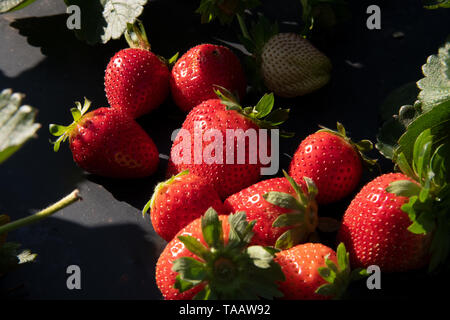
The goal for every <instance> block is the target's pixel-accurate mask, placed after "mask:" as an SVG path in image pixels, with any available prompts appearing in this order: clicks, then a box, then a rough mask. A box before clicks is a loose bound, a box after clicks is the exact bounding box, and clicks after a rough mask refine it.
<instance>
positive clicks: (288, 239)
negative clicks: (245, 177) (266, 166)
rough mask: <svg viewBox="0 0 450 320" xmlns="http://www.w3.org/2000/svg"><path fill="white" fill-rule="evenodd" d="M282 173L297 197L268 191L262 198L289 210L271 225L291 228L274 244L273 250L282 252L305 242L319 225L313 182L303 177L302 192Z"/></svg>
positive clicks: (315, 191) (292, 180)
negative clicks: (303, 186)
mask: <svg viewBox="0 0 450 320" xmlns="http://www.w3.org/2000/svg"><path fill="white" fill-rule="evenodd" d="M283 173H284V176H285V177H286V179H287V180H288V181H289V183H290V185H291V186H292V188H293V189H294V191H295V194H296V195H297V196H296V197H294V196H293V195H290V194H287V193H284V192H276V191H270V192H267V193H265V194H264V195H263V198H264V199H265V200H266V201H267V202H269V203H271V204H273V205H275V206H278V207H281V208H285V209H289V210H291V211H290V212H288V213H285V214H282V215H280V216H278V217H277V218H276V219H275V221H274V222H273V224H272V227H274V228H282V227H291V228H290V229H289V230H287V231H286V232H284V233H283V234H282V235H281V236H280V237H279V238H278V239H277V241H276V243H275V248H278V249H283V250H284V249H289V248H291V247H293V246H294V245H296V244H298V243H304V242H306V241H307V240H308V239H309V237H310V236H311V235H313V234H314V232H315V230H316V228H317V226H318V224H319V218H318V215H317V202H316V200H315V196H316V195H317V192H318V191H317V187H316V185H315V184H314V182H313V181H312V180H311V179H310V178H308V177H304V180H305V183H306V189H307V192H304V191H303V190H302V188H301V187H300V186H299V185H298V184H297V183H296V182H295V181H294V179H292V177H290V176H289V175H288V174H287V173H286V171H284V170H283Z"/></svg>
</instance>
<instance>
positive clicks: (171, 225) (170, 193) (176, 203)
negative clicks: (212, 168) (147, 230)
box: [150, 174, 227, 241]
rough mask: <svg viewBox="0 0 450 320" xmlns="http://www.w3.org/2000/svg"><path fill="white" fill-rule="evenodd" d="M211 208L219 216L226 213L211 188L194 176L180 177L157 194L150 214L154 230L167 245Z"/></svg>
mask: <svg viewBox="0 0 450 320" xmlns="http://www.w3.org/2000/svg"><path fill="white" fill-rule="evenodd" d="M210 207H212V208H214V210H216V212H217V213H218V214H226V213H227V211H226V210H225V208H224V206H223V203H222V200H221V199H220V197H219V195H218V194H217V192H216V190H214V188H213V187H212V186H211V185H210V184H208V183H207V182H206V181H205V180H203V179H202V178H200V177H197V176H195V175H193V174H186V175H182V176H180V177H177V178H176V179H175V180H174V181H173V182H171V183H170V185H168V186H165V187H163V189H161V190H160V191H159V192H158V195H157V197H156V198H155V202H154V205H153V207H152V210H151V214H150V216H151V221H152V225H153V228H154V229H155V231H156V233H158V234H159V235H160V236H161V237H162V238H163V239H164V240H166V241H170V240H172V238H173V237H174V236H175V234H176V233H177V232H178V231H180V230H181V229H182V228H183V227H185V226H186V225H187V224H189V223H190V222H192V221H193V220H195V219H197V218H199V217H201V216H202V215H203V214H204V213H205V212H206V210H207V209H208V208H210Z"/></svg>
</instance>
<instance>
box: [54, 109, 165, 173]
mask: <svg viewBox="0 0 450 320" xmlns="http://www.w3.org/2000/svg"><path fill="white" fill-rule="evenodd" d="M76 105H77V108H73V109H71V112H72V115H73V118H74V122H73V123H72V124H71V125H69V126H67V127H65V126H60V125H54V124H52V125H50V133H51V134H53V135H55V136H59V138H58V140H56V142H55V143H54V150H55V151H58V149H59V145H60V143H61V142H63V141H65V140H66V139H67V138H69V143H70V149H71V150H72V155H73V159H74V161H75V162H76V163H77V164H78V166H80V167H81V168H83V169H84V170H86V171H88V172H90V173H93V174H97V175H100V176H106V177H115V178H139V177H145V176H149V175H151V174H152V173H154V172H155V171H156V169H157V167H158V162H159V157H158V150H157V148H156V146H155V144H154V143H153V140H152V139H151V138H150V137H149V136H148V135H147V133H146V132H145V131H144V130H143V129H142V128H141V127H140V126H139V125H138V124H137V123H136V121H134V120H133V119H132V118H131V117H130V116H129V115H127V114H124V113H122V112H120V111H118V110H116V109H113V108H99V109H96V110H94V111H91V112H88V113H86V112H87V110H88V108H89V106H90V101H88V100H85V103H84V106H83V107H81V104H80V103H79V102H77V103H76Z"/></svg>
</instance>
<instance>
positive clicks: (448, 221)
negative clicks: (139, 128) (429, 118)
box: [387, 105, 450, 270]
mask: <svg viewBox="0 0 450 320" xmlns="http://www.w3.org/2000/svg"><path fill="white" fill-rule="evenodd" d="M448 107H449V109H450V105H449V106H448ZM447 121H448V120H447ZM449 125H450V122H448V123H447V129H448V128H449ZM432 132H433V131H432V129H431V128H428V129H426V130H424V131H423V132H422V133H420V134H419V136H418V137H417V139H416V140H415V143H414V147H413V153H412V166H410V165H409V163H408V160H407V156H406V154H405V153H404V152H403V151H402V152H401V153H400V154H399V155H398V157H397V165H398V167H399V168H400V170H401V171H402V172H403V173H404V174H405V175H407V176H408V177H410V178H413V179H414V180H415V181H416V182H417V183H415V182H412V181H409V180H399V181H395V182H393V183H391V184H390V185H389V187H388V188H387V191H388V192H392V193H395V194H397V195H399V196H404V197H408V198H409V201H408V202H407V203H405V204H404V205H403V206H402V210H403V211H404V212H406V213H407V214H408V216H409V218H410V220H411V222H412V223H411V225H410V226H409V227H408V230H409V231H410V232H412V233H415V234H424V235H432V234H433V233H434V235H433V239H432V243H431V253H432V259H431V262H430V265H429V269H430V270H435V269H436V267H438V266H439V265H440V264H441V263H442V262H444V261H445V260H446V258H447V256H448V252H449V249H450V186H449V181H450V170H449V165H450V143H449V135H450V130H448V132H447V134H446V135H445V136H444V138H437V136H435V135H433V134H432Z"/></svg>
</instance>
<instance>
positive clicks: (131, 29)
mask: <svg viewBox="0 0 450 320" xmlns="http://www.w3.org/2000/svg"><path fill="white" fill-rule="evenodd" d="M124 37H125V40H126V41H127V43H128V46H129V47H130V48H135V49H142V50H147V51H151V45H150V42H149V41H148V37H147V32H146V31H145V28H144V25H143V23H142V22H141V21H140V20H136V22H135V23H134V24H132V23H127V29H126V30H125V33H124ZM178 56H179V52H177V53H175V54H174V55H173V56H172V57H171V58H169V59H167V58H164V57H162V56H159V55H158V58H159V60H161V61H162V62H163V63H164V64H166V65H167V67H169V68H170V67H172V66H173V65H174V64H175V62H176V61H177V59H178Z"/></svg>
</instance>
